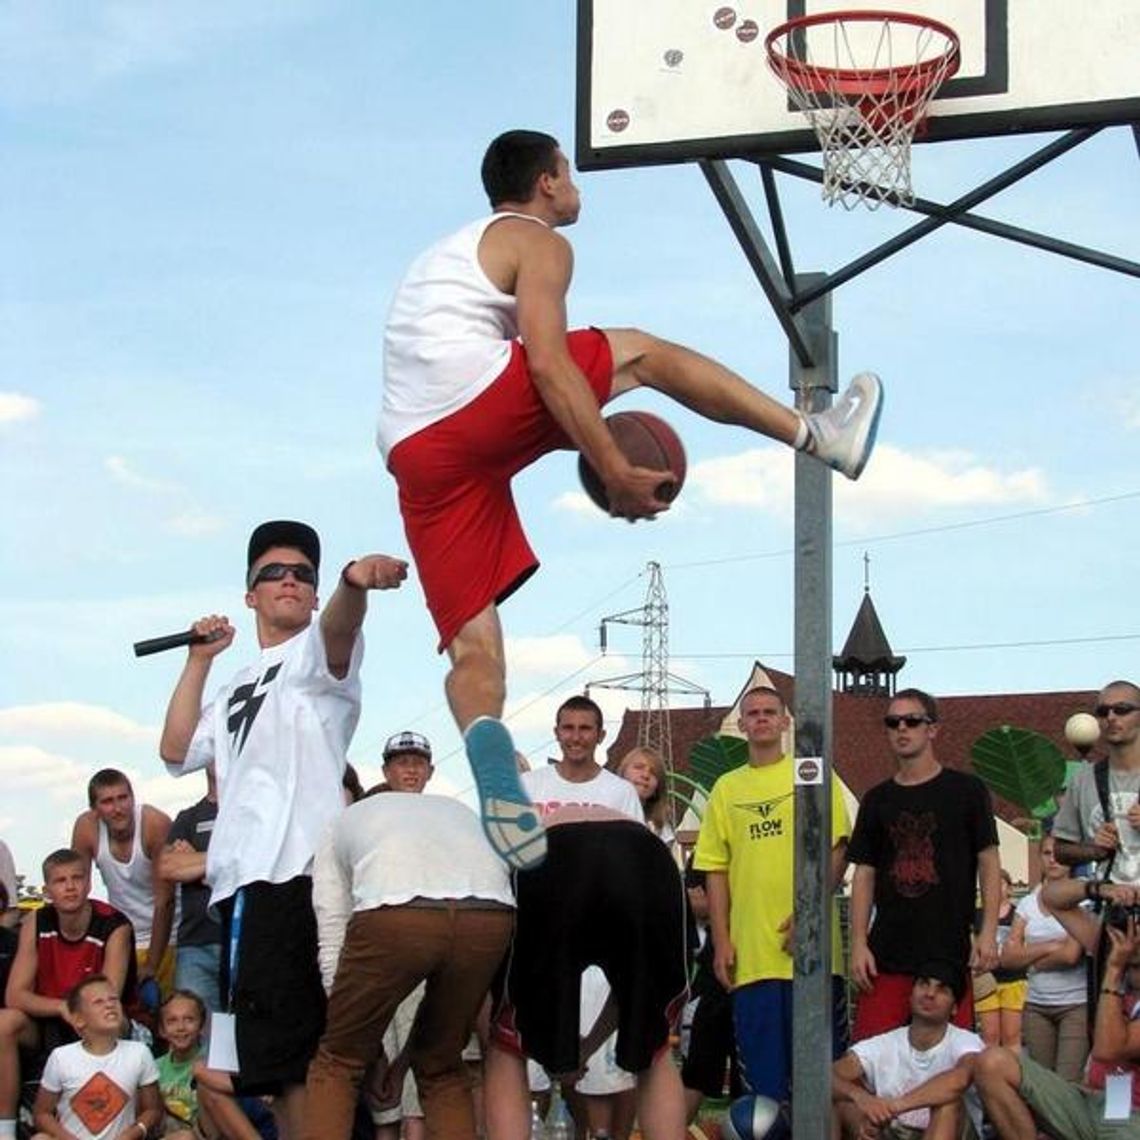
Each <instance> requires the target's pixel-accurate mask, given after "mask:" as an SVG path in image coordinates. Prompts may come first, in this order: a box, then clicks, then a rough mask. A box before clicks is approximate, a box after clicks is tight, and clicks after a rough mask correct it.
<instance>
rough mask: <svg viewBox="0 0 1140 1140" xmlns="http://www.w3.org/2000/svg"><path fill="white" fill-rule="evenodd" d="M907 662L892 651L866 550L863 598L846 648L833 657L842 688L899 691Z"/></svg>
mask: <svg viewBox="0 0 1140 1140" xmlns="http://www.w3.org/2000/svg"><path fill="white" fill-rule="evenodd" d="M905 664H906V658H905V657H896V656H895V655H894V654H893V653H892V652H891V644H890V642H889V641H887V635H886V634H885V633H884V632H883V626H882V623H881V622H880V621H879V615H878V613H876V611H875V603H874V602H873V601H871V581H870V558H869V557H868V556H867V555H866V554H864V555H863V601H862V602H861V603H860V605H859V612H858V613H857V614H856V615H855V621H854V622H853V623H852V625H851V632H850V633H849V634H848V635H847V641H846V643H845V644H844V646H843V652H842V653H840V654H839V656H838V657H833V658H832V659H831V667H832V668H833V669H834V670H835V672H836V673H837V674H838V675H839V676H838V678H837V680H838V683H839V688H840V690H841V691H842V692H844V693H856V694H859V695H863V696H874V697H883V696H887V697H889V696H893V695H894V692H895V675H896V674H897V673H898V672H899V670H900V669H902V667H903V666H904V665H905Z"/></svg>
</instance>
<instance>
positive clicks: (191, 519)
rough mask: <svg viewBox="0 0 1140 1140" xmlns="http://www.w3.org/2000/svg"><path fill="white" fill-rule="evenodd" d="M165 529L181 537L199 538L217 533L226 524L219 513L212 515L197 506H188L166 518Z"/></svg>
mask: <svg viewBox="0 0 1140 1140" xmlns="http://www.w3.org/2000/svg"><path fill="white" fill-rule="evenodd" d="M164 525H165V528H166V530H168V531H170V532H171V533H172V534H177V535H180V536H181V537H183V538H201V537H202V536H203V535H206V534H217V533H218V532H219V531H220V530H221V529H222V528H223V527H224V526H225V525H226V524H225V520H224V519H223V518H222V517H221V516H220V515H212V514H209V513H208V512H207V511H203V510H199V509H198V508H197V507H188V508H187V509H186V510H184V511H179V512H178V513H177V514H175V515H172V516H171V517H170V518H168V519H167V520H166V523H165V524H164Z"/></svg>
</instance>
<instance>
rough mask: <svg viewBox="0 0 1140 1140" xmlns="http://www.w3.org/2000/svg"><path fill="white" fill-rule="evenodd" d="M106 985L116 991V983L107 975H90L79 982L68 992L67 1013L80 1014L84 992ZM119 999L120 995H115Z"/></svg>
mask: <svg viewBox="0 0 1140 1140" xmlns="http://www.w3.org/2000/svg"><path fill="white" fill-rule="evenodd" d="M97 985H105V986H110V987H111V989H114V988H115V986H114V983H113V982H112V981H111V979H110V978H108V977H107V975H106V974H88V975H87V977H85V978H83V979H82V980H81V981H78V982H76V983H75V985H73V986H72V987H71V989H69V990H68V991H67V998H66V1001H67V1012H68V1013H78V1012H79V1003H80V1001H81V1000H82V998H83V992H84V990H87V989H90V988H91V987H92V986H97ZM115 996H116V997H118V993H117V992H116V994H115Z"/></svg>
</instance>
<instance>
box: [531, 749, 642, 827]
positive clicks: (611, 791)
mask: <svg viewBox="0 0 1140 1140" xmlns="http://www.w3.org/2000/svg"><path fill="white" fill-rule="evenodd" d="M521 779H522V786H523V788H524V789H525V790H526V794H527V795H528V796H530V798H531V800H533V801H534V804H535V806H536V807H537V808H538V809H539V811H540V812H541V813H542V814H543V815H549V814H550V813H551V812H552V811H556V810H557V809H558V808H560V807H566V806H567V805H569V804H574V805H581V804H594V805H596V806H598V807H608V808H612V809H613V810H614V811H620V812H621V813H622V815H628V816H629V818H630V819H635V820H637V822H638V823H644V822H645V812H644V811H642V808H641V800H640V799H639V798H638V795H637V789H636V788H635V787H634V786H633V785H632V784H631V783H630V782H629V781H628V780H623V779H622V778H621V777H620V776H615V775H614V774H613V772H611V771H610V770H609V769H608V768H602V769H600V770H599V771H598V774H597V775H596V776H594V777H593V779H590V780H583V781H581V782H579V783H575V782H574V781H572V780H564V779H563V778H562V777H561V776H560V775H559V774H558V768H557V766H556V765H554V764H547V765H545V766H544V767H542V768H535V769H534V770H533V771H530V772H523V774H522V777H521Z"/></svg>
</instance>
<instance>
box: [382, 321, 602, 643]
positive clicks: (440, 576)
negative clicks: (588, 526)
mask: <svg viewBox="0 0 1140 1140" xmlns="http://www.w3.org/2000/svg"><path fill="white" fill-rule="evenodd" d="M567 346H568V348H569V350H570V355H571V356H572V357H573V359H574V362H575V363H576V364H577V365H578V367H579V368H580V369H581V370H582V371H583V372H584V373H585V375H586V379H587V380H588V381H589V383H590V387H591V388H592V389H593V392H594V396H595V398H596V399H597V401H598V406H599V407H601V406H602V405H603V404H604V403H605V402H606V401H607V400H608V399H609V396H610V387H611V381H612V376H613V357H612V356H611V354H610V346H609V341H607V340H606V337H605V334H604V333H602V332H601V331H600V330H598V329H577V330H575V331H573V332H571V333H568V334H567ZM572 446H573V445H572V444H571V442H570V440H569V439H568V438H567V436H566V434H565V433H564V432H563V431H562V429H561V428H560V427H559V426H558V424H557V422H556V421H555V420H554V417H553V416H551V414H550V412H549V411H548V409H547V407H546V405H545V404H544V403H543V402H542V397H541V396H539V394H538V391H537V390H536V389H535V387H534V383H533V381H532V380H531V375H530V369H529V367H528V365H527V359H526V349H525V348H523V347H522V345H521V344H519V343H518V342H517V341H516V342H515V344H514V346H513V348H512V350H511V358H510V361H509V362H508V364H507V367H506V368H505V369H504V370H503V372H502V373H501V374H500V375H499V376H498V378H497V379H496V380H495V381H494V383H492V384H491V385H490V387H488V388H487V389H486V390H485V391H484V392H482V393H481V394H480V395H479V396H478V397H476V399H474V400H472V401H471V403H470V404H467V405H466V406H465V407H463V408H460V409H459V411H457V412H453V413H452V414H451V415H450V416H447V417H446V418H445V419H442V420H440V421H439V422H438V423H434V424H431V425H430V426H429V427H426V428H423V429H422V430H421V431H418V432H416V433H415V434H414V435H411V436H409V437H408V438H407V439H403V440H401V441H400V442H399V443H398V444H397V445H396V446H395V447H394V448H393V449H392V451H391V454H390V455H389V457H388V468H389V470H390V471H391V472H392V474H393V475H394V476H395V478H396V486H397V488H398V490H399V498H400V513H401V515H402V516H403V519H404V532H405V533H406V535H407V538H408V547H409V549H410V550H411V553H412V557H413V559H414V560H415V563H416V571H417V573H418V574H419V577H420V583H421V585H422V586H423V590H424V595H425V596H426V598H427V604H428V609H429V611H430V612H431V616H432V619H433V620H434V621H435V625H436V629H437V630H438V631H439V648H440V650H441V651H442V650H443V649H446V648H447V646H448V645H450V644H451V641H452V639H453V638H454V637H455V635H456V634H457V633H458V632H459V631H460V630H461V629H462V628H463V626H464V625H465V624H466V623H467V622H469V621H470V620H471V619H472V618H473V617H475V616H476V615H477V614H479V613H481V612H482V611H483V610H484V609H486V608H487V606H489V605H490V604H491V603H492V602H495V603H498V602H502V601H503V600H504V599H506V598H507V597H509V596H510V595H511V594H512V593H513V592H514V591H515V590H516V589H518V587H519V586H521V585H522V583H523V582H525V581H526V579H527V578H529V577H530V575H531V574H533V573H534V572H535V570H536V569H538V559H537V558H536V557H535V554H534V551H533V550H532V549H531V547H530V544H529V543H528V542H527V539H526V535H525V534H524V533H523V528H522V523H521V521H520V520H519V517H518V511H517V510H516V509H515V502H514V497H513V496H512V494H511V480H512V479H513V478H514V476H515V475H516V474H518V472H519V471H521V470H522V469H523V468H524V467H527V466H529V465H530V464H531V463H533V462H534V461H535V460H536V459H538V458H539V457H541V456H543V455H546V454H547V453H548V452H550V451H558V450H564V449H567V448H570V447H572Z"/></svg>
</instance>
